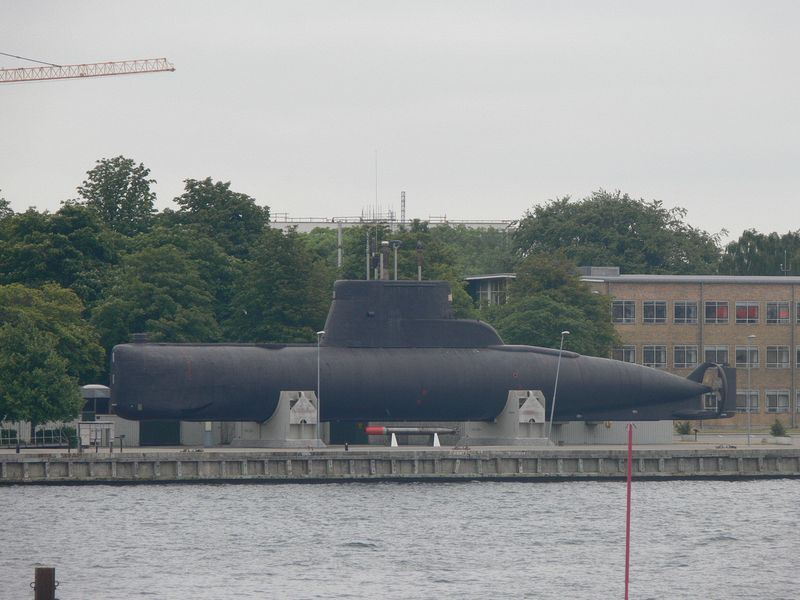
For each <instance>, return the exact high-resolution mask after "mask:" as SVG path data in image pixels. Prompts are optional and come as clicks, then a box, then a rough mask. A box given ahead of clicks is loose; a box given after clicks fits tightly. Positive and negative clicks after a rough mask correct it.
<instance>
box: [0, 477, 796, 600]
mask: <svg viewBox="0 0 800 600" xmlns="http://www.w3.org/2000/svg"><path fill="white" fill-rule="evenodd" d="M798 498H800V481H797V480H774V481H753V482H686V481H676V482H637V483H635V484H634V497H633V505H634V509H633V517H632V528H633V534H632V548H633V550H632V567H631V578H632V584H631V598H636V599H643V598H703V599H706V598H708V599H711V598H720V599H730V598H747V599H750V598H766V599H778V598H800V574H798V571H797V568H798V564H800V562H799V561H800V526H799V525H798V517H799V516H800V515H799V514H798V513H799V512H800V509H798V506H799V503H798ZM0 500H2V506H3V518H2V520H0V539H2V543H0V598H1V599H3V600H5V599H9V600H11V599H14V600H16V599H26V598H33V593H32V591H31V590H30V588H29V587H28V584H29V583H30V582H31V581H32V580H33V572H34V567H35V566H36V565H37V564H40V565H46V566H55V567H56V578H57V579H58V580H59V581H60V582H61V586H60V588H59V591H58V593H57V597H59V598H61V600H77V599H84V598H97V599H104V598H108V599H112V598H113V599H123V598H170V599H171V598H175V599H178V598H181V599H182V598H192V599H206V598H208V599H212V598H213V599H221V600H225V599H234V598H235V599H237V600H238V599H242V598H332V597H333V598H420V599H423V598H424V599H426V600H428V599H431V598H559V599H562V598H566V599H571V598H574V599H581V598H586V599H602V598H622V597H623V595H624V580H623V577H624V565H625V562H624V561H625V531H624V526H625V484H624V483H616V482H614V483H606V482H604V483H595V482H586V483H545V484H543V483H487V482H482V483H477V482H475V483H452V484H439V483H437V484H431V483H427V484H394V483H385V484H330V485H203V486H190V485H168V486H130V487H106V486H97V487H95V486H88V487H6V488H0Z"/></svg>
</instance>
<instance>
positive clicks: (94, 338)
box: [0, 283, 103, 383]
mask: <svg viewBox="0 0 800 600" xmlns="http://www.w3.org/2000/svg"><path fill="white" fill-rule="evenodd" d="M83 312H84V309H83V304H82V303H81V301H80V299H79V298H78V297H77V295H76V294H75V292H73V291H72V290H70V289H66V288H62V287H60V286H58V285H55V284H45V285H43V286H42V287H41V288H30V287H26V286H23V285H20V284H18V283H14V284H11V285H0V323H3V324H7V325H9V326H10V327H16V326H17V325H18V324H20V323H23V322H24V323H25V327H24V328H23V329H24V330H27V328H28V327H29V326H30V327H34V328H36V330H37V331H39V332H41V333H42V334H43V335H47V336H48V339H49V340H50V343H51V344H52V346H53V350H54V352H56V353H57V354H58V356H59V358H60V360H63V361H64V362H65V365H66V366H65V370H66V373H67V375H68V376H69V377H71V378H74V379H75V380H79V381H81V382H83V383H90V382H91V381H92V380H93V378H94V377H96V376H97V375H98V373H100V372H101V371H102V369H103V349H102V348H101V347H100V344H99V340H98V335H97V332H96V331H95V330H94V328H93V327H92V326H91V325H90V324H89V323H87V322H86V321H85V320H84V318H83ZM4 350H5V351H10V350H12V348H11V347H6V348H4V347H3V346H1V345H0V354H2V353H3V351H4Z"/></svg>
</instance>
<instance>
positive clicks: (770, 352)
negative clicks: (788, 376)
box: [767, 346, 789, 369]
mask: <svg viewBox="0 0 800 600" xmlns="http://www.w3.org/2000/svg"><path fill="white" fill-rule="evenodd" d="M767 368H768V369H788V368H789V346H767Z"/></svg>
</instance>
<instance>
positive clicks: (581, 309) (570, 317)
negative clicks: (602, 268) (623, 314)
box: [486, 253, 618, 357]
mask: <svg viewBox="0 0 800 600" xmlns="http://www.w3.org/2000/svg"><path fill="white" fill-rule="evenodd" d="M486 318H487V320H488V321H489V322H490V323H491V324H492V325H494V327H495V328H496V329H497V331H498V332H499V333H500V335H501V337H502V338H503V340H504V341H505V342H506V343H510V344H527V345H530V346H543V347H547V348H557V347H558V346H559V343H560V341H561V332H562V331H564V330H566V331H569V332H570V333H571V335H570V336H569V338H568V339H567V340H566V341H565V346H564V347H565V348H566V349H569V350H572V351H574V352H579V353H581V354H588V355H591V356H603V357H606V356H609V355H610V353H611V348H612V347H613V346H614V345H615V344H617V343H618V339H617V335H616V332H615V330H614V326H613V324H612V323H611V305H610V302H609V299H608V298H607V297H605V296H600V295H598V294H593V293H592V292H591V291H590V290H589V287H588V286H587V285H586V284H585V283H583V282H582V281H581V280H580V278H579V277H578V275H577V273H576V268H575V264H574V263H573V262H572V261H570V260H568V259H567V258H566V257H565V256H564V255H563V254H560V253H556V254H549V253H542V254H532V255H529V256H528V257H526V258H525V259H524V260H523V261H522V262H521V263H520V264H519V265H518V267H517V278H516V280H515V281H514V283H513V284H512V286H511V289H510V290H509V299H508V302H507V303H506V304H504V305H501V306H495V307H491V308H490V309H487V311H486Z"/></svg>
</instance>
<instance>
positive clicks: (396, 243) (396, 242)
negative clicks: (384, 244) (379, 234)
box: [389, 240, 403, 281]
mask: <svg viewBox="0 0 800 600" xmlns="http://www.w3.org/2000/svg"><path fill="white" fill-rule="evenodd" d="M389 243H390V244H391V245H392V248H394V280H395V281H397V249H398V248H399V247H400V246H401V245H402V244H403V242H402V240H389Z"/></svg>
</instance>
